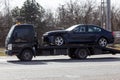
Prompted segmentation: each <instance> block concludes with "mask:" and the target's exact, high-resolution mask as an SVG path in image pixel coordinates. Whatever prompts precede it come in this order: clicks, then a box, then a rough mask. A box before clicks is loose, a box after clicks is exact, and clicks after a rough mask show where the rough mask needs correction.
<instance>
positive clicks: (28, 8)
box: [20, 0, 45, 24]
mask: <svg viewBox="0 0 120 80" xmlns="http://www.w3.org/2000/svg"><path fill="white" fill-rule="evenodd" d="M44 12H45V10H44V9H43V7H42V6H40V5H39V4H38V3H37V2H36V1H35V0H26V1H25V2H24V5H23V7H22V8H21V10H20V15H21V17H22V18H23V20H24V22H26V23H34V24H36V21H38V20H39V21H42V18H43V16H44Z"/></svg>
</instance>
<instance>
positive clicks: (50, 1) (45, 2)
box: [10, 0, 120, 9]
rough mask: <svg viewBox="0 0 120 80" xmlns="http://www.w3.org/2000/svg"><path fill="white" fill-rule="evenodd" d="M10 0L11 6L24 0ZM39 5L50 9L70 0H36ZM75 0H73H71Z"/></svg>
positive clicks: (113, 2) (116, 0)
mask: <svg viewBox="0 0 120 80" xmlns="http://www.w3.org/2000/svg"><path fill="white" fill-rule="evenodd" d="M10 1H12V3H11V4H12V7H14V6H22V5H23V3H24V1H26V0H10ZM36 1H37V2H38V3H39V4H40V5H42V6H43V7H44V8H48V9H49V8H50V9H56V7H58V6H59V5H60V4H61V5H63V4H64V3H66V2H69V1H70V0H36ZM72 1H75V0H72ZM78 1H80V2H84V1H85V0H78ZM96 1H97V2H98V3H100V1H101V0H96ZM119 3H120V2H119V0H111V4H112V5H115V6H118V5H119Z"/></svg>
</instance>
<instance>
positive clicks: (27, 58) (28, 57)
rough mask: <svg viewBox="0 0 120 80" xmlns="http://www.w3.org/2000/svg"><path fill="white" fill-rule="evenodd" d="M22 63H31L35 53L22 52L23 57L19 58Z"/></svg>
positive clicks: (27, 50)
mask: <svg viewBox="0 0 120 80" xmlns="http://www.w3.org/2000/svg"><path fill="white" fill-rule="evenodd" d="M17 57H18V59H20V60H21V61H31V60H32V58H33V52H32V50H30V49H25V50H23V51H22V53H21V55H19V56H17Z"/></svg>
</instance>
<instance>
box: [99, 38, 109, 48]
mask: <svg viewBox="0 0 120 80" xmlns="http://www.w3.org/2000/svg"><path fill="white" fill-rule="evenodd" d="M107 44H108V42H107V39H105V38H100V39H99V40H98V45H99V46H101V47H106V46H107Z"/></svg>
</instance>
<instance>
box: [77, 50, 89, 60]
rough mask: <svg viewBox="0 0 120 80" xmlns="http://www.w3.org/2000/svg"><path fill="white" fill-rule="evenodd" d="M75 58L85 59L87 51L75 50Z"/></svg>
mask: <svg viewBox="0 0 120 80" xmlns="http://www.w3.org/2000/svg"><path fill="white" fill-rule="evenodd" d="M76 56H77V58H78V59H86V58H87V56H88V50H87V49H77V50H76Z"/></svg>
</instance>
